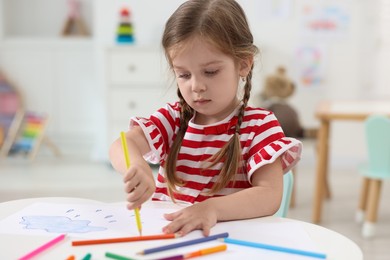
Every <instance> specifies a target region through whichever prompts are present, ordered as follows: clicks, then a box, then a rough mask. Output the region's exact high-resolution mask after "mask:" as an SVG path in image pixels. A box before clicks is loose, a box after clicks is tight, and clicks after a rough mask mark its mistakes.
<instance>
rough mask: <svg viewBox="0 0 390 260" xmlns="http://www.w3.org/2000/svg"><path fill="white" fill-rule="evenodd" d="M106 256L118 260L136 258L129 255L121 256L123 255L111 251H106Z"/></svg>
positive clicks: (132, 259)
mask: <svg viewBox="0 0 390 260" xmlns="http://www.w3.org/2000/svg"><path fill="white" fill-rule="evenodd" d="M105 256H106V257H108V258H111V259H116V260H134V258H130V257H127V256H121V255H117V254H113V253H110V252H106V254H105Z"/></svg>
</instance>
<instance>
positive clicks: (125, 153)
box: [121, 132, 142, 236]
mask: <svg viewBox="0 0 390 260" xmlns="http://www.w3.org/2000/svg"><path fill="white" fill-rule="evenodd" d="M121 141H122V149H123V154H124V156H125V161H126V168H127V169H128V168H129V167H130V156H129V151H128V150H127V142H126V135H125V133H124V132H121ZM134 214H135V221H136V222H137V228H138V232H139V235H140V236H142V223H141V216H140V214H139V209H138V208H135V209H134Z"/></svg>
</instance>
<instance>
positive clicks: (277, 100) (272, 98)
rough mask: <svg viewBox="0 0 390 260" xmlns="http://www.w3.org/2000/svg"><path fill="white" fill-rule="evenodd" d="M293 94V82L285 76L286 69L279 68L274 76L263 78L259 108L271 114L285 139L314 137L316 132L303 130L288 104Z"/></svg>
mask: <svg viewBox="0 0 390 260" xmlns="http://www.w3.org/2000/svg"><path fill="white" fill-rule="evenodd" d="M294 92H295V84H294V82H293V81H292V80H291V79H290V78H289V77H288V76H287V73H286V69H285V68H284V67H283V66H280V67H278V68H277V69H276V72H275V73H274V74H271V75H269V76H267V77H266V78H265V81H264V87H263V90H262V92H261V93H260V101H261V103H260V106H261V107H263V108H265V109H267V110H270V111H271V112H273V113H274V114H275V116H276V118H277V119H278V121H279V123H280V125H281V127H282V128H283V131H284V134H285V135H286V136H287V137H294V138H306V137H311V138H313V137H315V136H316V130H313V129H305V128H304V127H303V126H302V124H301V122H300V119H299V114H298V112H297V111H296V109H295V108H294V107H293V106H291V105H290V104H289V103H288V98H289V97H291V96H292V95H293V94H294Z"/></svg>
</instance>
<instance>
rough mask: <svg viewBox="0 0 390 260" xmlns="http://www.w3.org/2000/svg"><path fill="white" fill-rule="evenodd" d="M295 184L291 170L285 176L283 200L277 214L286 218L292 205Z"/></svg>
mask: <svg viewBox="0 0 390 260" xmlns="http://www.w3.org/2000/svg"><path fill="white" fill-rule="evenodd" d="M293 185H294V177H293V174H292V172H291V171H289V172H287V173H285V174H284V176H283V197H282V202H281V203H280V207H279V209H278V211H277V212H276V213H275V216H277V217H282V218H285V217H286V216H287V212H288V209H289V207H290V200H291V194H292V190H293Z"/></svg>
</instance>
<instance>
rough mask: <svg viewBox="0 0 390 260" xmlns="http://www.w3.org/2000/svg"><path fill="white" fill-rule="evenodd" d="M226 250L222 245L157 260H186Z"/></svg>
mask: <svg viewBox="0 0 390 260" xmlns="http://www.w3.org/2000/svg"><path fill="white" fill-rule="evenodd" d="M226 249H227V246H226V245H225V244H223V245H219V246H214V247H209V248H205V249H201V250H198V251H194V252H191V253H188V254H184V255H175V256H170V257H165V258H160V259H158V260H182V259H188V258H192V257H197V256H203V255H208V254H213V253H217V252H222V251H225V250H226Z"/></svg>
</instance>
